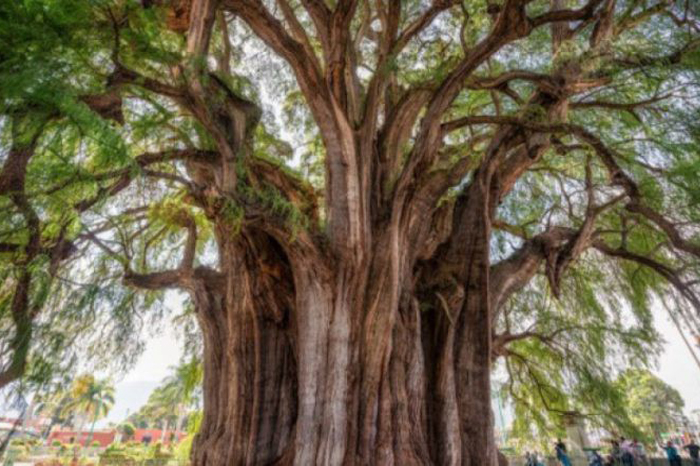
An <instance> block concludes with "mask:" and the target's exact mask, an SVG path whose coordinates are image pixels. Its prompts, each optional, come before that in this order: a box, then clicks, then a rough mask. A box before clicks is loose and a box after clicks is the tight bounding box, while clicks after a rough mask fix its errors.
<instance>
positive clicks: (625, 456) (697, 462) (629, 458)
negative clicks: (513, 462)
mask: <svg viewBox="0 0 700 466" xmlns="http://www.w3.org/2000/svg"><path fill="white" fill-rule="evenodd" d="M661 448H662V450H663V451H664V452H665V453H666V458H667V459H668V464H669V466H681V464H682V460H681V455H680V453H679V452H678V448H677V447H676V446H675V445H674V444H673V443H672V442H667V443H666V444H665V445H661ZM682 448H683V449H684V450H686V451H687V452H688V456H689V457H690V459H691V462H692V465H693V466H700V446H698V445H697V444H696V443H695V441H694V440H691V441H690V443H688V444H687V445H684V446H683V447H682ZM554 453H555V455H556V458H557V460H558V461H559V464H561V466H571V459H570V458H569V454H568V452H567V450H566V444H565V443H564V442H562V441H561V439H558V440H557V441H556V443H555V444H554ZM588 464H589V466H643V465H648V464H649V462H648V460H647V455H646V452H645V451H644V446H643V445H642V444H641V443H639V441H637V439H634V440H629V439H625V438H624V437H620V439H619V441H618V440H613V441H612V448H611V451H610V454H609V455H607V456H606V457H605V458H603V456H601V455H600V453H598V452H597V451H592V452H590V453H589V463H588ZM525 466H544V463H543V462H542V461H541V460H540V458H539V456H538V455H537V453H530V452H527V453H526V454H525Z"/></svg>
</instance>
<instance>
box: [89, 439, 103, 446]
mask: <svg viewBox="0 0 700 466" xmlns="http://www.w3.org/2000/svg"><path fill="white" fill-rule="evenodd" d="M90 446H93V447H101V446H102V444H101V443H100V441H99V440H93V441H92V443H91V444H90Z"/></svg>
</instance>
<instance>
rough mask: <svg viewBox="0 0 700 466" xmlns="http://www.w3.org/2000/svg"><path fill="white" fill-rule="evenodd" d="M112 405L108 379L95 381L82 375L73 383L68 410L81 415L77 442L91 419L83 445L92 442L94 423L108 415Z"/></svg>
mask: <svg viewBox="0 0 700 466" xmlns="http://www.w3.org/2000/svg"><path fill="white" fill-rule="evenodd" d="M113 405H114V385H112V382H111V381H110V380H109V379H101V380H97V379H95V377H94V376H92V375H82V376H80V377H78V378H77V379H76V380H75V381H74V383H73V389H72V400H71V402H70V403H69V406H68V408H69V409H70V410H71V411H73V412H74V413H78V414H80V415H82V420H81V422H80V427H79V428H78V431H77V441H78V442H80V436H81V434H82V430H83V427H84V424H85V421H86V420H87V419H90V418H91V419H92V427H91V428H90V435H89V436H88V438H87V440H86V441H85V445H88V444H89V443H90V440H92V433H93V431H94V430H95V423H96V422H97V420H98V419H101V418H103V417H105V416H107V414H108V413H109V411H110V409H112V406H113Z"/></svg>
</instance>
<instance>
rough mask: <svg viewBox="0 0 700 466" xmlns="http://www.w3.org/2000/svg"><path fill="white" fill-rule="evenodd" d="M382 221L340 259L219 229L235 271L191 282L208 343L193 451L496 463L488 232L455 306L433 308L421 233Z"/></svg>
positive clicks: (238, 457) (477, 244)
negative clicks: (367, 243) (412, 234)
mask: <svg viewBox="0 0 700 466" xmlns="http://www.w3.org/2000/svg"><path fill="white" fill-rule="evenodd" d="M377 231H378V233H377V234H375V235H374V237H375V238H376V239H375V241H374V243H373V245H372V246H371V247H369V248H367V249H363V250H362V252H361V254H360V259H359V260H353V259H352V258H350V259H347V260H343V261H339V260H336V259H335V258H334V257H333V255H332V254H331V253H330V252H328V251H326V252H323V253H319V251H315V250H311V249H309V250H307V249H305V248H304V247H300V244H299V243H300V242H303V240H299V241H298V242H292V243H286V244H284V241H285V239H284V238H275V235H274V232H273V234H270V232H269V230H264V229H260V230H258V229H250V230H248V229H246V230H244V231H241V232H239V233H234V232H232V231H231V229H230V228H229V227H227V226H226V225H223V226H221V227H220V228H219V229H218V234H217V238H218V240H219V245H220V254H221V258H222V271H221V272H213V271H206V272H205V271H204V270H198V271H196V272H195V273H194V275H195V277H197V278H195V279H193V280H192V281H191V286H190V292H191V294H192V297H193V300H194V303H195V307H196V310H197V316H198V318H199V321H200V323H201V327H202V331H203V336H204V352H205V353H204V365H205V367H204V374H205V378H204V419H203V422H202V427H201V430H200V432H199V433H198V435H197V438H196V441H195V444H194V449H193V457H192V459H193V464H195V465H205V464H207V465H212V464H217V465H219V464H250V465H253V464H299V465H308V464H319V465H340V464H382V465H383V464H397V465H410V464H420V465H427V464H444V465H453V464H454V465H456V464H464V465H474V466H476V465H488V464H491V461H492V456H493V444H492V439H491V431H492V428H491V412H490V383H489V370H490V346H489V345H490V318H489V315H488V292H487V291H485V290H486V288H484V286H486V284H487V282H486V280H487V275H488V262H487V261H485V256H484V254H485V253H486V254H487V251H488V242H487V236H486V234H487V231H484V234H482V235H478V237H476V238H475V239H474V244H473V245H472V246H470V247H471V248H472V249H471V250H473V254H472V256H473V257H472V259H471V261H472V262H471V267H468V268H465V269H464V271H460V272H459V274H458V275H459V276H464V273H468V275H469V277H468V281H467V283H469V285H468V286H466V287H462V286H460V287H459V288H460V290H462V291H460V293H458V294H459V296H457V297H456V298H453V299H452V300H451V304H452V309H449V310H446V309H444V308H443V307H442V306H437V307H435V308H434V309H421V305H420V304H419V299H417V298H416V295H415V293H416V290H415V289H414V287H415V285H416V283H415V281H416V278H417V276H416V273H417V271H416V269H415V268H414V267H409V266H408V264H409V261H407V260H406V258H405V257H404V255H405V254H406V252H407V251H409V250H410V249H411V246H410V245H408V244H407V243H406V242H405V241H406V240H405V239H404V238H405V236H404V235H400V234H399V230H398V228H397V227H396V225H394V226H391V224H390V225H389V226H386V227H384V228H382V229H380V230H377ZM278 239H279V241H278ZM409 255H410V254H409ZM486 259H487V257H486ZM450 313H452V315H449V314H450Z"/></svg>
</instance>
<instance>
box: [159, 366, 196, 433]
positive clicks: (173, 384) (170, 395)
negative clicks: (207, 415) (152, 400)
mask: <svg viewBox="0 0 700 466" xmlns="http://www.w3.org/2000/svg"><path fill="white" fill-rule="evenodd" d="M202 377H203V367H202V363H201V361H199V360H198V359H196V358H194V357H193V358H192V359H191V360H190V361H189V362H186V363H182V364H180V365H179V366H177V367H175V368H174V374H173V375H171V376H170V377H168V378H166V379H165V381H164V382H165V385H164V386H163V389H164V390H163V395H164V396H165V398H166V399H168V400H169V401H170V403H171V404H172V405H174V406H175V412H176V413H177V421H176V425H175V437H176V438H178V439H179V437H180V428H181V427H182V421H183V419H184V417H185V415H186V414H187V413H186V410H187V408H188V407H190V406H192V404H194V402H195V401H196V392H197V389H198V388H199V387H200V386H201V384H202Z"/></svg>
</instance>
